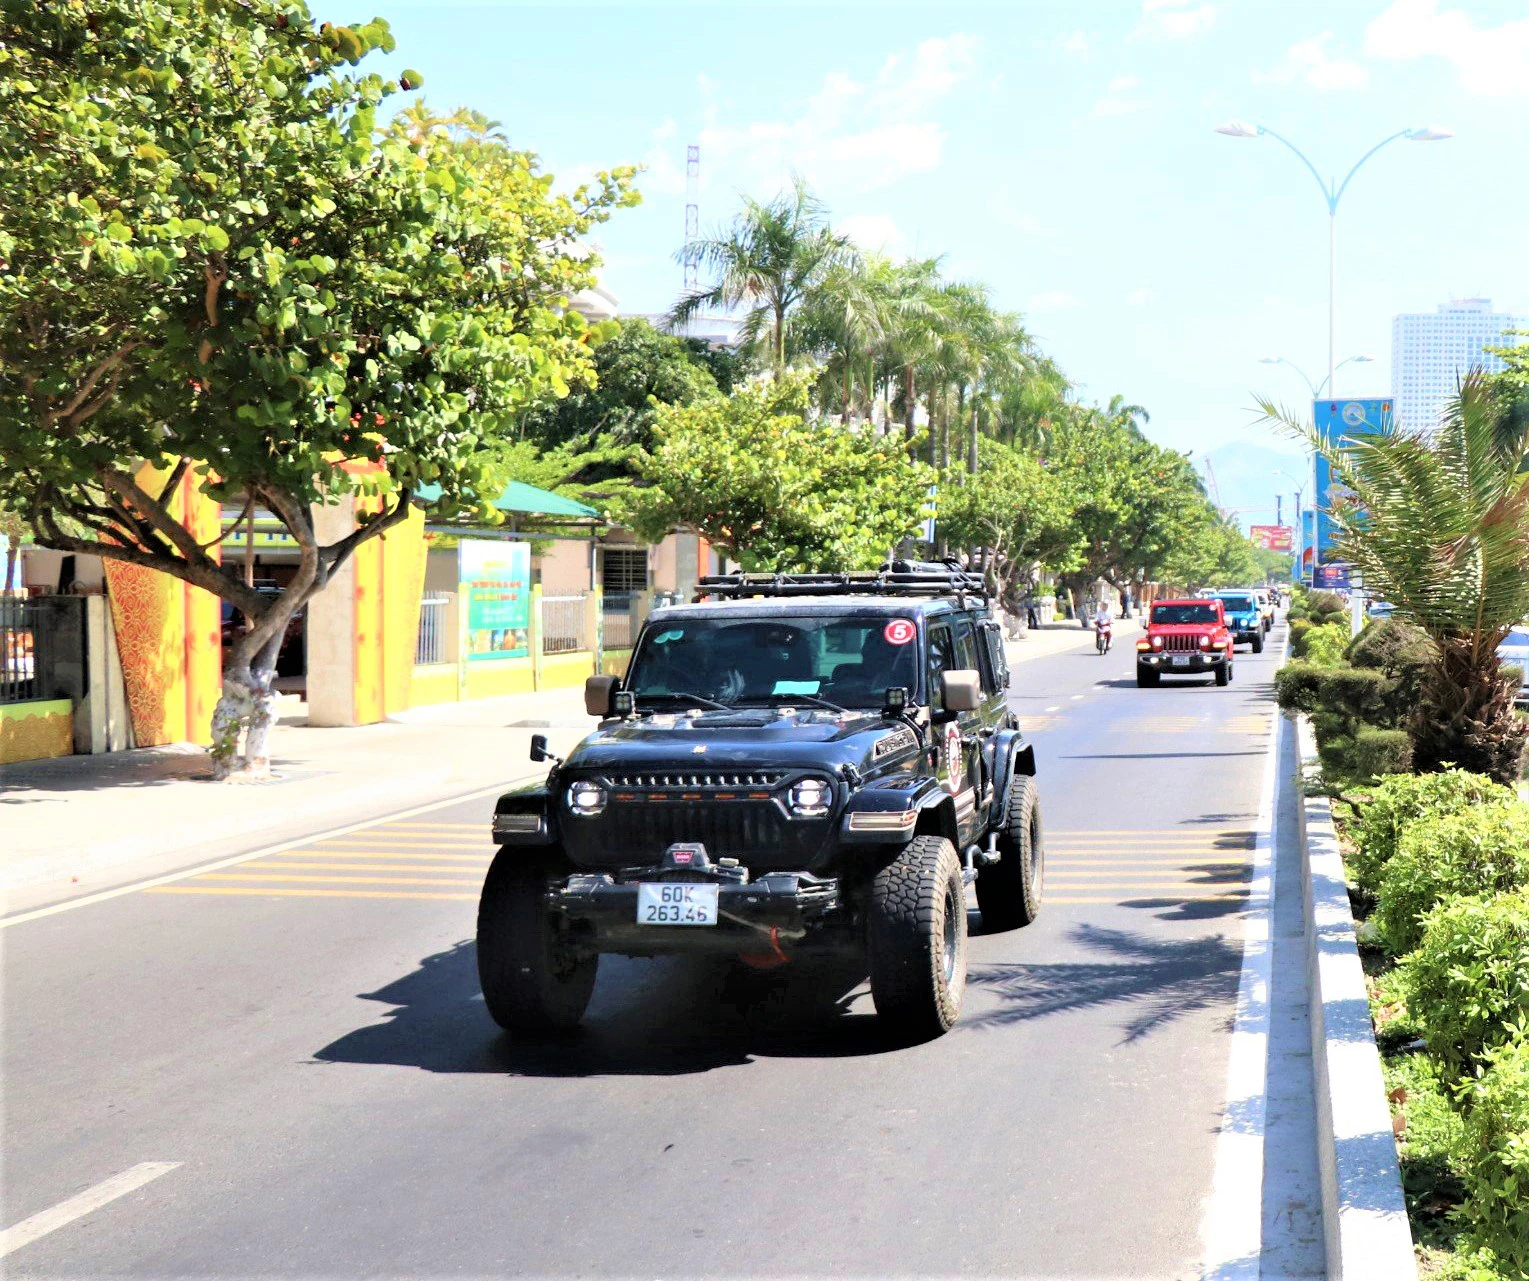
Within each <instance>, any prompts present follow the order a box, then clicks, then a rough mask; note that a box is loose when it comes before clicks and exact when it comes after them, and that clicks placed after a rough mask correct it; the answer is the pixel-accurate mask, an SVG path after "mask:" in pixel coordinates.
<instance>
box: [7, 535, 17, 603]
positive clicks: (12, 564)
mask: <svg viewBox="0 0 1529 1281" xmlns="http://www.w3.org/2000/svg"><path fill="white" fill-rule="evenodd" d="M18 554H19V553H18V550H17V547H16V540H15V539H14V538H13V539H9V540H7V542H6V544H5V594H6V595H7V596H9V595H10V594H11V592H12V590H14V586H15V582H16V557H17V555H18Z"/></svg>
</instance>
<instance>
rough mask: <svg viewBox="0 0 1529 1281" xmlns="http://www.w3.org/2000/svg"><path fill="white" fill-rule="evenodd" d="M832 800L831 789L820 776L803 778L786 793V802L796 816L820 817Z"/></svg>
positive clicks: (826, 811)
mask: <svg viewBox="0 0 1529 1281" xmlns="http://www.w3.org/2000/svg"><path fill="white" fill-rule="evenodd" d="M832 802H833V789H832V788H831V787H829V785H828V783H827V782H826V781H825V780H823V779H821V778H804V779H802V781H801V782H799V783H793V784H792V785H791V790H790V791H789V792H787V793H786V803H787V804H788V805H789V806H790V807H791V812H792V813H793V814H795V815H796V816H797V817H798V818H822V817H823V815H825V814H826V813H828V807H829V805H830V804H832Z"/></svg>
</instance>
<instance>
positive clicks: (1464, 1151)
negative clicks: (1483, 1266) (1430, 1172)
mask: <svg viewBox="0 0 1529 1281" xmlns="http://www.w3.org/2000/svg"><path fill="white" fill-rule="evenodd" d="M1482 1067H1483V1069H1484V1070H1483V1072H1482V1074H1481V1076H1480V1078H1479V1079H1478V1080H1477V1081H1475V1082H1474V1083H1473V1084H1472V1085H1471V1086H1470V1087H1469V1088H1468V1089H1467V1090H1466V1091H1464V1092H1463V1094H1462V1102H1463V1104H1464V1112H1465V1125H1464V1127H1463V1133H1462V1134H1461V1136H1460V1141H1459V1148H1458V1151H1457V1153H1456V1156H1455V1162H1454V1164H1455V1166H1456V1168H1457V1169H1458V1171H1459V1173H1460V1177H1461V1180H1462V1181H1463V1182H1464V1184H1465V1189H1466V1199H1465V1204H1464V1206H1463V1207H1462V1212H1463V1216H1464V1218H1465V1220H1466V1222H1467V1223H1468V1224H1469V1225H1470V1228H1471V1236H1472V1238H1473V1239H1474V1242H1475V1244H1476V1245H1477V1246H1478V1247H1480V1248H1482V1249H1484V1250H1489V1251H1490V1252H1491V1254H1492V1255H1493V1256H1495V1259H1494V1262H1495V1263H1496V1264H1497V1267H1498V1269H1499V1271H1500V1272H1501V1273H1504V1274H1506V1275H1510V1276H1512V1275H1519V1276H1529V1026H1526V1025H1524V1024H1522V1023H1521V1024H1519V1026H1518V1027H1517V1028H1516V1029H1515V1034H1514V1035H1513V1036H1512V1037H1511V1038H1510V1039H1509V1040H1507V1041H1505V1042H1504V1043H1503V1044H1501V1045H1498V1046H1495V1047H1493V1048H1492V1049H1491V1050H1489V1051H1487V1052H1486V1054H1485V1055H1484V1056H1483V1061H1482Z"/></svg>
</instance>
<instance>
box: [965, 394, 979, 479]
mask: <svg viewBox="0 0 1529 1281" xmlns="http://www.w3.org/2000/svg"><path fill="white" fill-rule="evenodd" d="M966 470H967V472H968V473H969V474H970V475H973V476H975V475H976V474H977V406H976V405H975V404H973V405H972V438H971V449H970V451H969V452H968V453H967V455H966Z"/></svg>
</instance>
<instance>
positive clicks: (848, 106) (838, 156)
mask: <svg viewBox="0 0 1529 1281" xmlns="http://www.w3.org/2000/svg"><path fill="white" fill-rule="evenodd" d="M976 67H977V42H976V40H975V39H974V38H973V37H971V36H968V35H962V34H960V33H957V34H955V35H951V36H946V37H939V38H932V39H929V40H924V41H922V42H921V43H920V44H919V45H917V46H916V47H915V48H914V49H913V50H912V51H911V52H905V53H896V54H893V55H892V56H890V57H889V58H887V59H886V61H884V62H883V63H882V64H881V67H880V68H879V69H878V70H877V72H876V74H875V76H873V77H872V78H871V79H869V80H857V79H855V77H854V76H852V75H851V74H850V73H849V72H846V71H834V72H830V73H829V74H828V75H827V76H825V77H824V78H823V82H822V84H821V85H820V86H819V87H818V90H817V92H816V93H815V94H813V95H812V97H811V98H810V99H808V101H807V102H806V104H805V105H804V107H803V109H802V111H801V113H800V114H799V115H797V116H796V117H794V118H792V119H775V120H753V121H748V122H745V123H733V122H730V121H727V120H725V119H724V118H723V111H722V108H721V107H720V105H719V103H718V98H717V95H716V93H715V86H711V85H707V84H703V86H702V90H703V93H707V94H708V97H709V99H710V101H709V102H708V105H707V107H706V110H705V121H706V123H705V127H704V128H703V129H702V131H701V137H700V143H701V150H702V155H703V157H704V158H705V161H706V163H707V164H708V166H710V165H712V164H713V163H717V162H720V164H721V166H722V167H723V169H724V171H725V172H727V173H728V175H729V177H730V178H731V179H732V180H733V181H734V182H736V184H737V185H739V186H741V187H743V188H744V189H745V190H760V189H768V188H769V187H771V186H772V185H774V184H777V183H779V182H780V181H781V180H782V179H783V178H784V177H785V176H786V175H787V173H789V172H791V171H795V172H797V173H800V174H802V175H803V176H804V177H805V178H807V179H808V181H810V182H812V183H813V184H814V185H818V186H823V185H828V184H832V186H833V187H834V189H835V191H836V192H838V193H854V194H858V193H864V192H869V191H875V190H877V189H879V188H882V187H886V186H889V185H891V184H892V183H895V182H897V181H898V180H899V179H901V178H905V177H907V176H908V175H910V174H916V173H928V172H929V171H930V170H932V169H934V168H935V167H936V166H938V164H939V163H940V158H941V154H942V152H943V149H944V145H945V137H946V134H945V129H944V128H943V127H942V126H941V125H940V124H939V123H938V122H937V121H936V120H935V119H934V118H933V113H934V109H935V108H936V107H937V106H938V105H939V104H940V103H941V102H942V101H943V100H944V99H945V98H947V97H949V96H950V95H951V94H952V93H953V92H955V91H956V90H957V89H958V88H959V87H960V86H961V85H962V84H964V83H966V82H967V81H969V80H971V79H972V78H973V76H974V75H975V73H976Z"/></svg>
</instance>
